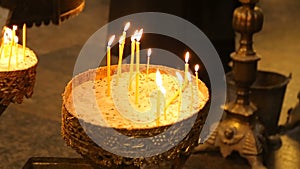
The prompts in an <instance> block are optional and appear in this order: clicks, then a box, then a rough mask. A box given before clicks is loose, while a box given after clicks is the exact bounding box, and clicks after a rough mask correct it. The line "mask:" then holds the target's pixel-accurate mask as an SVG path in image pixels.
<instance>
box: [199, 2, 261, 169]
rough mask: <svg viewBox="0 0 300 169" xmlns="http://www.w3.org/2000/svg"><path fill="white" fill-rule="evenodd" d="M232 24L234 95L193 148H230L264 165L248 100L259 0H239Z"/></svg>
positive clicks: (258, 25) (255, 58)
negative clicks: (236, 42)
mask: <svg viewBox="0 0 300 169" xmlns="http://www.w3.org/2000/svg"><path fill="white" fill-rule="evenodd" d="M239 1H240V2H241V3H242V6H240V7H238V8H237V9H235V11H234V14H233V28H234V30H235V31H236V32H238V33H240V35H241V36H240V41H239V43H240V44H239V48H238V49H237V50H236V51H235V52H233V53H232V54H231V58H232V61H233V67H232V76H233V79H234V81H235V84H236V99H235V100H234V101H231V102H228V103H226V104H225V106H224V107H223V108H224V111H225V116H224V118H223V119H222V121H221V122H220V123H219V125H218V127H217V128H216V130H215V131H213V133H212V134H211V135H210V137H209V138H208V139H207V140H206V142H205V143H204V144H202V145H200V146H198V147H197V148H196V149H195V151H203V150H207V149H211V148H214V149H215V148H219V149H220V152H221V154H222V156H223V157H227V156H229V155H230V154H231V153H232V152H233V151H236V152H238V153H239V154H240V155H241V156H242V157H244V158H246V159H247V160H248V162H249V164H250V165H251V166H252V168H255V169H256V168H259V169H264V168H266V167H265V166H264V165H263V158H262V155H263V150H264V144H265V141H266V137H265V136H266V135H265V129H264V126H263V125H262V124H261V123H260V122H259V120H258V116H257V113H256V112H257V107H256V106H255V105H254V104H253V103H252V101H251V100H250V98H249V96H250V86H251V85H252V83H253V82H254V81H255V79H256V75H257V62H258V61H259V60H260V58H259V56H258V55H257V54H256V52H255V51H254V50H253V41H252V39H253V34H254V33H257V32H259V31H260V30H261V29H262V25H263V13H262V11H261V9H260V8H259V7H257V6H256V3H257V2H258V1H259V0H239Z"/></svg>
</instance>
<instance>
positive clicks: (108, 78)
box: [106, 35, 115, 96]
mask: <svg viewBox="0 0 300 169" xmlns="http://www.w3.org/2000/svg"><path fill="white" fill-rule="evenodd" d="M114 40H115V35H113V36H112V37H111V38H110V39H109V41H108V43H107V59H106V61H107V95H108V96H110V79H111V77H110V60H111V56H110V46H111V45H112V43H113V41H114Z"/></svg>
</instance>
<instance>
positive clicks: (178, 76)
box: [176, 72, 183, 117]
mask: <svg viewBox="0 0 300 169" xmlns="http://www.w3.org/2000/svg"><path fill="white" fill-rule="evenodd" d="M176 76H177V78H178V81H179V87H178V117H179V115H180V109H181V100H182V95H181V93H182V82H183V78H182V76H181V74H180V73H179V72H176Z"/></svg>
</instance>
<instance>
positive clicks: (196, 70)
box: [195, 64, 200, 89]
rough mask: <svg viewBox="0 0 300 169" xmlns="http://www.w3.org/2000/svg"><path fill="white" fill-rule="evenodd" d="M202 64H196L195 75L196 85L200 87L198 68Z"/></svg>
mask: <svg viewBox="0 0 300 169" xmlns="http://www.w3.org/2000/svg"><path fill="white" fill-rule="evenodd" d="M199 68H200V66H199V65H198V64H196V65H195V75H196V87H197V89H198V70H199Z"/></svg>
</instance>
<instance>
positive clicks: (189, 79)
mask: <svg viewBox="0 0 300 169" xmlns="http://www.w3.org/2000/svg"><path fill="white" fill-rule="evenodd" d="M187 79H188V82H189V84H190V86H191V93H192V99H191V100H192V103H191V105H190V111H192V107H193V104H194V90H193V84H192V76H191V74H190V72H188V73H187Z"/></svg>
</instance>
